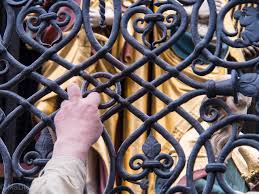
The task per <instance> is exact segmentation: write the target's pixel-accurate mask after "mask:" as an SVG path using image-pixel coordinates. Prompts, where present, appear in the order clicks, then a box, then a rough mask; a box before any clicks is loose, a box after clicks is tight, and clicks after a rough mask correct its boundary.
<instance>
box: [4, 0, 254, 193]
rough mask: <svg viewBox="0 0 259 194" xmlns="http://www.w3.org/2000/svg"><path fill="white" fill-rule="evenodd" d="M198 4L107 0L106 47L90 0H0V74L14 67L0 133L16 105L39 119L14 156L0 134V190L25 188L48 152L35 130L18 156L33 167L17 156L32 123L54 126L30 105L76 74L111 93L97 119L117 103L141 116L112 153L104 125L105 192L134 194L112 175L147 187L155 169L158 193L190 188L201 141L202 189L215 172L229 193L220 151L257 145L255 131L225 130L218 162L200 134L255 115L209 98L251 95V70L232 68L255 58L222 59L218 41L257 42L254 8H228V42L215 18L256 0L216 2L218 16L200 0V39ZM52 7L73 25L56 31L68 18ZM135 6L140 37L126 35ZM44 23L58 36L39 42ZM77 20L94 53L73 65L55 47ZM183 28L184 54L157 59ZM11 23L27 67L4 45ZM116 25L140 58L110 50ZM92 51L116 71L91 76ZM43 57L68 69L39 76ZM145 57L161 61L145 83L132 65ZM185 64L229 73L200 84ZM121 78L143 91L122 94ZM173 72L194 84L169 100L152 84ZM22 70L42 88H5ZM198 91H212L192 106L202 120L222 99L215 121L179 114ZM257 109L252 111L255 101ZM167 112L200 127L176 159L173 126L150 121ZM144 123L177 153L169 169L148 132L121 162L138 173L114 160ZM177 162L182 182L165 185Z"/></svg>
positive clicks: (167, 159) (17, 111)
mask: <svg viewBox="0 0 259 194" xmlns="http://www.w3.org/2000/svg"><path fill="white" fill-rule="evenodd" d="M202 2H203V1H202V0H193V1H191V0H190V1H189V0H188V1H187V0H179V1H178V2H177V1H174V0H168V1H159V3H153V2H152V1H149V0H140V1H138V2H136V3H135V4H133V5H132V6H130V7H129V8H128V9H127V10H126V11H125V13H124V14H123V15H122V11H121V1H119V0H114V1H113V6H114V21H113V25H112V29H111V35H110V37H109V40H108V42H107V43H106V44H105V45H101V44H100V43H99V42H98V41H96V39H95V38H94V34H93V30H92V27H91V24H90V18H89V5H90V0H84V1H83V8H82V10H81V8H80V7H79V6H78V5H77V4H76V3H75V2H74V1H73V0H67V1H49V2H48V3H50V5H48V6H49V9H48V11H46V10H45V9H43V8H42V7H41V5H42V4H43V3H44V1H43V0H38V1H32V0H20V1H14V0H3V1H1V4H2V6H3V7H4V9H5V10H6V12H7V13H8V14H7V19H6V26H5V29H4V33H3V34H2V35H1V36H0V63H1V67H2V68H1V70H0V76H3V75H5V74H6V73H7V72H8V70H10V69H16V70H17V71H18V73H17V74H16V75H15V76H13V77H12V78H11V79H9V80H7V81H6V82H5V83H2V84H1V85H0V96H1V97H2V96H3V97H7V98H10V99H13V100H15V101H16V102H17V107H15V109H14V110H13V111H12V112H11V113H9V114H8V115H5V114H4V113H3V111H2V110H1V109H0V117H1V118H0V123H1V125H0V134H1V135H3V134H4V133H5V132H6V129H7V126H8V125H9V123H10V122H12V120H14V119H16V118H17V117H18V116H19V115H21V114H22V113H23V112H24V111H29V112H30V113H32V114H33V115H35V116H37V117H38V118H40V119H41V122H39V123H38V124H37V125H36V126H35V127H34V128H33V129H31V131H30V132H29V133H28V134H27V136H26V137H25V138H24V139H23V140H22V141H21V142H19V145H18V146H17V147H16V149H15V152H14V153H13V154H10V153H9V151H8V149H7V147H6V145H5V143H4V142H3V141H2V139H0V154H1V157H2V159H3V164H4V187H3V193H8V192H10V191H12V190H14V189H15V188H23V189H24V190H28V187H27V186H25V185H24V184H22V181H23V179H24V180H30V178H32V177H33V176H35V175H36V174H37V173H38V172H39V171H40V170H41V169H42V166H44V164H45V163H46V162H47V160H48V158H49V157H50V155H49V153H48V151H47V152H46V150H41V149H40V146H41V145H42V143H43V142H44V141H45V140H44V138H45V139H48V137H47V136H45V137H44V136H43V137H41V139H40V142H38V143H37V145H36V151H33V152H30V153H27V154H25V156H24V160H23V161H24V162H25V163H27V164H28V165H33V168H31V169H29V170H28V169H24V168H23V167H22V166H21V165H20V161H21V156H22V155H23V154H24V153H23V152H24V150H25V148H26V147H27V146H28V144H29V143H30V141H31V140H32V139H33V138H34V136H35V135H36V134H37V133H39V132H40V131H41V130H43V129H46V127H47V126H51V127H52V128H54V124H53V118H54V116H55V113H53V114H51V115H49V116H47V115H45V114H44V113H42V112H40V111H39V110H38V109H36V108H35V106H34V103H35V102H36V101H38V100H39V99H40V98H42V97H43V96H44V95H46V94H48V93H50V92H51V91H54V92H55V93H57V94H58V95H59V96H60V98H62V99H66V98H67V93H66V92H65V91H64V90H63V89H61V87H60V85H61V84H62V83H64V82H65V81H66V80H68V79H70V78H71V77H73V76H75V75H76V76H81V77H82V78H83V79H84V80H85V87H84V88H87V86H88V84H92V85H94V86H95V89H94V91H98V92H104V93H106V94H107V95H108V96H110V97H111V99H112V100H111V101H110V102H108V103H106V104H103V105H101V106H100V108H102V109H109V110H108V111H106V112H105V113H104V114H103V115H102V121H105V120H107V119H109V118H110V117H111V116H112V115H114V114H116V113H118V112H119V111H121V110H122V109H129V110H130V112H131V113H133V114H134V115H135V116H137V117H138V118H140V119H141V120H142V121H143V124H142V125H141V126H140V127H139V128H138V129H136V130H135V132H134V134H133V135H132V136H130V137H129V138H127V139H126V140H125V141H124V142H123V143H122V145H121V146H120V149H119V151H118V152H117V153H116V152H115V149H114V146H113V144H112V143H111V140H110V138H109V135H108V133H107V131H106V130H104V132H103V134H102V137H103V139H104V141H105V143H106V146H107V149H108V151H109V156H110V174H109V179H108V182H107V186H106V190H105V193H116V192H118V191H127V192H128V193H133V192H132V190H131V189H130V188H128V187H125V186H119V187H117V188H113V187H114V182H115V175H116V173H117V174H118V175H119V176H120V177H121V178H123V179H124V180H127V181H130V182H135V183H138V184H139V185H140V186H141V188H142V189H146V188H147V186H148V181H147V180H146V179H145V178H146V177H147V175H148V174H149V173H155V174H156V175H157V177H160V178H163V179H166V182H165V184H164V185H163V187H162V190H161V193H175V192H185V193H196V190H195V189H194V180H193V174H192V171H193V166H194V162H195V158H196V156H197V153H198V151H199V150H200V149H201V147H202V146H205V148H206V152H207V155H208V162H209V163H208V165H207V168H206V171H207V173H208V178H207V185H206V187H205V190H204V193H210V192H211V189H212V185H213V183H214V182H215V180H216V179H217V180H218V182H219V185H220V186H221V187H222V189H223V190H224V191H225V192H226V193H233V192H234V191H233V190H232V189H231V188H230V187H229V186H228V185H227V184H225V181H224V179H222V173H224V171H225V169H226V167H225V165H224V159H225V158H226V157H227V153H229V152H230V151H231V150H233V149H234V148H235V147H237V146H240V145H249V146H251V147H254V148H256V149H258V150H259V143H258V141H259V135H256V134H246V135H241V136H233V138H231V139H230V140H229V142H228V143H227V145H226V146H225V147H224V148H223V150H222V153H221V156H220V157H219V158H220V159H221V160H218V161H215V156H214V155H213V152H212V147H211V144H210V142H209V141H208V140H209V138H210V137H211V135H212V134H213V133H214V132H215V131H217V130H219V129H220V128H222V127H224V126H226V125H229V124H232V125H233V134H235V133H236V131H237V127H236V125H235V123H236V122H238V121H241V120H244V121H256V122H259V117H258V116H256V115H252V114H250V115H249V114H247V115H234V114H232V113H231V112H230V110H229V108H228V107H227V106H226V104H225V103H224V102H222V101H220V100H219V99H213V98H214V97H215V96H216V95H223V96H234V97H235V99H236V100H238V98H237V93H238V92H240V93H242V94H244V95H246V96H251V97H255V98H257V99H258V97H259V86H258V83H259V75H258V73H257V72H255V73H246V74H245V73H240V72H241V70H242V69H244V68H248V67H256V66H257V65H258V64H259V57H254V58H253V59H250V60H247V61H245V62H233V61H228V60H225V59H223V58H221V57H220V53H221V50H222V44H223V43H224V44H226V45H228V46H231V47H234V48H242V47H248V46H255V47H258V46H259V45H258V41H259V34H258V30H259V28H258V27H259V19H258V12H259V6H258V5H256V6H255V7H251V6H250V7H247V8H245V9H243V10H238V11H236V12H235V13H234V17H235V19H236V20H238V21H239V22H240V25H241V27H242V28H243V31H242V33H241V36H240V38H238V39H236V40H233V39H232V38H231V37H234V36H235V33H233V34H230V33H228V32H227V31H226V30H225V28H224V25H223V19H224V17H225V15H226V14H227V13H228V12H229V11H230V10H231V9H232V8H233V7H235V6H237V5H241V4H247V3H253V4H258V0H231V1H229V3H228V4H227V5H226V6H224V7H223V9H222V10H221V11H220V13H219V14H217V13H216V11H215V2H214V0H207V2H208V5H209V8H210V18H209V23H208V32H207V34H206V36H205V37H203V38H202V37H200V36H199V33H198V29H197V25H198V24H197V23H198V18H199V17H198V14H199V8H200V6H201V4H202ZM182 4H183V5H193V6H194V8H193V13H192V17H191V20H188V16H187V13H186V11H185V9H184V8H183V6H182ZM151 6H156V7H158V10H157V11H156V12H155V13H154V11H153V9H152V7H151ZM16 7H19V8H21V10H20V11H19V14H18V15H15V11H14V10H15V8H16ZM60 7H68V8H70V9H71V10H72V11H73V12H74V14H75V16H76V17H75V21H74V25H73V26H72V29H71V31H70V32H69V34H68V35H67V36H64V35H63V32H62V27H65V26H66V25H68V24H69V21H70V19H71V17H70V15H68V14H67V13H58V10H59V8H60ZM168 10H174V11H175V14H170V15H167V16H166V15H165V12H166V11H168ZM31 13H34V16H32V17H30V19H28V20H27V26H28V29H27V30H29V31H31V32H32V33H34V34H35V38H34V39H33V38H32V37H31V36H29V34H28V33H27V31H26V29H25V28H24V21H25V18H26V17H27V16H28V15H29V14H31ZM136 13H144V14H145V17H143V18H138V19H137V20H135V22H134V26H133V27H134V30H135V31H136V32H138V33H141V34H142V40H143V44H141V43H140V42H138V41H137V40H135V39H134V38H133V37H132V36H131V35H130V33H129V32H128V31H127V24H128V22H129V20H130V19H131V17H132V16H133V15H134V14H136ZM100 14H101V21H100V26H101V27H104V26H105V1H104V0H100ZM59 17H63V20H62V21H60V20H58V19H57V18H59ZM64 18H65V19H64ZM138 23H145V24H147V25H146V26H145V27H144V28H141V27H139V26H138ZM49 25H52V27H54V28H55V30H56V32H57V33H58V36H57V37H56V39H55V40H53V42H51V43H45V42H44V41H43V40H42V37H43V33H44V31H45V30H46V28H47V27H48V26H49ZM82 25H83V26H84V29H85V32H86V34H87V37H88V39H89V41H90V43H91V46H92V47H93V48H94V50H95V51H96V53H95V54H94V55H93V56H91V57H90V58H88V59H87V60H86V61H84V62H82V63H81V64H79V65H77V66H74V65H73V64H71V63H69V62H68V61H66V60H65V59H63V58H62V57H60V56H59V55H58V54H57V52H58V51H59V50H61V49H62V48H63V47H64V46H65V45H66V44H67V43H68V42H69V41H71V40H72V39H73V38H74V37H75V36H77V34H78V32H79V30H80V28H81V26H82ZM154 26H156V27H157V28H159V30H160V31H161V32H162V35H163V36H162V37H161V38H160V40H157V41H152V40H150V39H149V34H150V33H152V32H153V31H152V30H153V28H154ZM188 26H190V28H191V33H192V39H193V42H194V44H195V49H194V51H193V52H192V53H191V54H190V55H189V56H188V57H187V58H186V59H185V60H183V61H182V62H181V63H180V64H178V65H177V66H175V67H173V66H171V65H170V64H168V63H166V62H165V61H163V60H162V59H161V58H160V54H161V53H163V52H164V51H165V50H167V49H168V48H170V47H171V46H172V45H173V44H174V43H175V42H176V41H177V40H178V38H179V37H181V35H182V34H183V33H184V32H185V31H187V27H188ZM14 31H17V33H18V35H19V37H20V39H21V40H22V41H23V42H24V43H26V44H28V45H30V46H31V47H32V49H34V50H35V51H37V52H39V53H40V57H39V58H37V59H36V60H35V61H34V62H33V63H32V64H31V65H29V66H26V65H25V64H22V63H21V62H19V61H18V60H16V59H15V58H14V57H13V56H12V54H11V53H10V52H9V48H10V45H11V44H12V32H14ZM120 31H121V32H122V34H123V37H124V38H125V40H126V41H127V42H129V43H130V44H131V46H133V47H134V48H135V49H137V50H138V51H139V52H140V53H141V54H143V58H141V59H140V60H138V61H136V62H135V63H134V64H132V65H131V66H126V65H125V64H123V63H122V62H120V61H119V60H117V59H116V58H115V57H113V56H112V55H111V54H110V53H109V51H110V50H111V48H112V46H113V44H114V43H115V40H116V38H117V36H118V33H119V32H120ZM168 31H174V33H170V36H169V35H168ZM215 32H216V36H217V40H216V50H215V52H214V53H212V52H210V51H209V50H208V48H207V46H208V44H209V43H210V42H211V41H212V38H213V35H214V33H215ZM201 54H202V56H203V58H206V60H207V61H209V65H208V67H207V68H206V69H205V70H203V71H200V70H199V69H198V68H197V67H196V65H197V64H200V63H202V61H201V59H200V58H199V56H200V55H201ZM101 58H103V59H105V60H107V61H108V62H109V63H110V64H112V65H114V66H115V67H116V68H117V69H119V70H120V73H118V74H114V75H112V74H109V73H108V72H98V73H96V74H93V75H89V74H87V73H86V72H85V71H84V70H85V69H86V68H87V67H89V66H90V65H91V64H93V63H94V62H96V61H97V60H99V59H101ZM48 60H53V61H55V62H57V63H58V64H60V65H62V66H63V67H65V68H66V69H68V70H69V71H68V73H66V74H64V75H62V76H61V77H60V78H58V79H57V80H56V81H51V80H49V79H46V78H45V77H44V76H43V75H41V74H40V73H38V72H37V70H38V69H39V68H41V67H42V65H43V64H44V63H45V62H46V61H48ZM149 62H152V63H155V64H156V65H158V66H160V67H161V68H162V69H164V70H166V73H165V74H163V75H161V76H160V77H159V78H156V79H154V80H153V81H150V82H149V81H145V80H144V79H143V78H141V77H139V76H138V75H136V74H135V73H134V71H135V70H136V69H138V68H140V67H141V66H143V65H144V64H145V63H149ZM188 66H192V67H193V72H194V73H196V74H197V75H199V76H204V75H207V74H209V73H211V72H212V70H213V69H214V68H215V67H217V66H221V67H225V68H227V69H229V70H231V71H232V77H231V78H230V79H229V80H226V81H221V82H217V81H213V80H211V81H208V82H205V83H200V82H197V81H195V80H192V79H191V78H189V77H187V76H186V75H184V74H183V73H182V70H183V69H185V68H186V67H188ZM100 77H103V78H106V79H108V81H107V82H105V83H101V82H99V81H98V79H97V78H100ZM125 77H130V78H131V79H132V80H133V81H135V82H136V83H137V84H139V85H140V86H142V89H140V90H139V91H136V92H135V93H134V94H133V95H131V96H129V97H127V98H123V97H122V96H121V86H120V82H121V81H122V80H123V79H124V78H125ZM172 77H175V78H177V79H179V80H181V81H182V82H183V83H185V84H187V85H189V86H191V87H193V88H194V90H193V91H191V92H189V93H186V94H185V95H183V96H181V97H180V98H179V99H177V100H172V99H171V98H170V96H167V95H165V94H164V93H162V92H160V91H159V90H158V89H157V87H158V86H159V85H161V84H162V83H164V82H166V81H167V80H169V79H170V78H172ZM25 78H30V79H32V80H36V81H37V82H38V83H41V84H42V85H44V86H45V87H43V88H42V89H40V90H39V91H37V92H35V93H34V94H33V95H32V96H30V97H29V98H27V99H24V98H23V97H21V96H19V95H18V94H17V93H15V92H13V91H12V90H11V89H12V88H13V87H15V86H16V85H18V84H19V83H21V82H22V81H23V80H24V79H25ZM113 85H115V86H116V90H114V91H113V90H111V89H110V86H113ZM148 92H150V93H151V94H152V95H154V96H156V97H157V98H159V99H160V100H161V101H163V102H164V103H165V104H167V107H166V108H165V109H162V110H161V111H160V112H158V113H156V114H153V115H151V116H148V115H146V114H145V113H143V112H141V111H139V110H138V109H137V108H136V107H134V106H133V105H132V103H133V102H135V101H136V100H138V99H139V98H141V97H142V96H144V95H145V94H147V93H148ZM88 93H89V91H84V95H85V96H86V95H87V94H88ZM199 95H207V96H208V97H209V98H211V100H208V101H207V102H206V103H204V104H203V105H202V106H201V118H203V119H204V120H205V121H207V122H214V121H216V120H217V118H218V116H219V114H220V112H219V111H218V112H217V109H216V108H213V110H212V112H211V113H212V115H210V117H209V115H206V114H207V113H208V110H207V109H208V108H210V107H211V106H212V107H213V106H217V107H218V106H221V107H222V108H223V109H224V110H225V111H226V112H227V114H228V116H227V117H225V118H224V119H223V120H220V121H218V122H216V123H214V124H213V125H212V126H211V127H209V128H208V129H207V130H206V131H205V130H204V129H203V127H202V126H201V125H200V124H199V122H197V121H196V120H195V119H194V118H193V117H192V116H191V115H190V114H189V113H188V112H186V111H185V110H184V109H182V108H181V107H180V106H181V105H182V104H183V103H185V102H186V101H189V100H190V99H192V98H194V97H196V96H199ZM256 107H257V109H259V105H258V104H257V106H256ZM173 111H176V112H177V113H178V114H179V115H181V116H182V117H183V118H184V119H186V120H187V121H188V122H189V123H190V124H191V125H192V126H193V127H194V128H195V129H196V130H197V131H198V133H200V137H199V139H198V141H197V143H196V145H195V146H194V148H193V150H192V153H191V155H190V158H189V160H188V161H186V159H185V154H184V152H183V149H182V148H181V146H180V144H179V143H178V142H177V141H176V139H175V138H174V137H173V136H172V134H170V133H169V132H168V131H167V130H166V129H165V128H163V127H162V126H161V125H160V124H158V123H157V121H158V120H159V119H160V118H162V117H164V116H165V115H167V114H168V113H170V112H173ZM147 126H149V127H152V128H153V129H154V130H156V131H157V132H158V133H160V134H161V135H162V136H163V137H164V138H165V139H166V140H167V141H168V142H170V144H171V145H172V146H173V147H174V149H175V150H176V152H177V153H178V156H179V160H178V161H177V164H176V166H175V167H174V169H171V167H172V166H173V164H174V162H175V161H173V159H172V157H171V156H170V155H169V154H168V153H161V145H160V144H159V143H158V141H157V140H156V139H155V138H154V136H153V135H152V134H150V135H149V137H148V138H147V140H146V142H145V144H144V145H143V148H142V149H143V153H144V154H141V153H139V154H136V155H135V156H134V157H133V158H131V160H130V164H129V165H130V167H131V168H132V169H134V170H138V169H141V170H142V171H141V172H140V173H139V174H129V173H128V172H127V171H126V170H125V168H124V166H123V157H124V154H125V152H126V150H127V148H128V147H129V146H130V145H131V144H132V143H133V142H134V141H135V140H136V139H137V138H139V137H140V135H141V134H142V133H143V132H145V131H147V130H148V128H149V127H147ZM46 149H50V147H48V146H46ZM43 153H44V154H43ZM136 160H138V161H139V160H140V161H142V163H141V164H140V163H138V165H136V164H134V161H136ZM185 163H187V172H186V176H187V186H177V187H173V188H170V186H171V185H172V183H174V181H175V180H176V178H177V177H178V176H179V173H180V172H181V171H182V170H183V167H184V165H185ZM116 168H117V172H116ZM14 174H15V176H17V177H20V181H21V183H13V181H12V176H13V175H14Z"/></svg>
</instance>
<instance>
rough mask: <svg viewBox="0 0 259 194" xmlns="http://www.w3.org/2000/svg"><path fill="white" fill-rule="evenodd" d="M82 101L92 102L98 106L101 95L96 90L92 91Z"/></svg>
mask: <svg viewBox="0 0 259 194" xmlns="http://www.w3.org/2000/svg"><path fill="white" fill-rule="evenodd" d="M84 101H85V102H86V103H88V104H92V105H95V106H97V107H98V106H99V104H100V103H101V96H100V94H99V93H97V92H92V93H90V94H89V95H88V96H87V97H86V98H84Z"/></svg>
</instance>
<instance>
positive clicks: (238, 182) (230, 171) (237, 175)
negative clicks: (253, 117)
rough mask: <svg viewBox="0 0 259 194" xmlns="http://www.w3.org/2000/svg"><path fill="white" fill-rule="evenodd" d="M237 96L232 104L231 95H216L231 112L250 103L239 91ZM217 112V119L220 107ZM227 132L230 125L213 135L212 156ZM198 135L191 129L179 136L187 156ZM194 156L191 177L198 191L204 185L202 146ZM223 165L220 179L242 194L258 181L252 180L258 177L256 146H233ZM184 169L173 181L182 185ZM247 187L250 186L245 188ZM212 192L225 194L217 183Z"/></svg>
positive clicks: (236, 111)
mask: <svg viewBox="0 0 259 194" xmlns="http://www.w3.org/2000/svg"><path fill="white" fill-rule="evenodd" d="M238 97H239V102H238V104H235V102H234V98H233V97H217V98H218V99H221V100H223V101H225V103H226V104H227V105H228V106H229V108H230V110H231V111H232V112H233V113H234V114H246V113H247V110H248V108H249V106H250V104H251V98H250V97H245V96H243V95H242V94H239V95H238ZM205 100H207V98H205ZM220 113H221V117H220V119H223V118H224V117H225V116H224V114H225V113H224V111H223V110H221V111H220ZM212 124H213V123H212ZM201 125H202V126H203V127H204V128H205V129H206V128H208V127H209V126H210V124H208V123H207V122H205V121H203V122H202V123H201ZM241 129H242V123H240V124H239V134H241V133H240V131H241ZM231 132H232V127H231V126H226V127H224V128H222V129H220V130H218V131H217V132H215V133H214V134H213V136H212V138H211V143H212V147H213V150H214V154H215V156H216V157H217V156H218V155H219V153H220V151H221V150H222V148H223V147H224V146H225V144H226V143H227V141H228V140H229V138H230V135H231ZM198 138H199V134H198V133H197V131H196V130H195V129H193V128H191V129H190V130H189V131H188V132H187V133H185V134H184V135H183V137H182V139H181V140H180V144H181V146H182V147H183V148H184V151H185V154H186V157H187V159H188V157H189V155H190V153H191V151H192V148H193V146H194V145H195V143H196V141H197V139H198ZM171 151H172V156H173V157H174V158H175V159H176V160H177V156H176V155H175V153H174V150H171ZM198 155H199V157H197V159H196V162H195V166H194V180H195V186H196V189H197V191H198V193H202V191H203V189H204V186H205V184H206V176H207V173H206V172H205V168H206V165H207V164H208V159H207V154H206V151H205V148H204V147H202V149H201V150H200V152H199V154H198ZM225 164H226V167H227V168H226V171H225V173H224V178H225V180H226V182H227V183H228V184H229V185H230V186H231V188H232V189H234V190H236V191H238V192H242V193H245V192H247V191H249V190H250V189H253V188H254V186H255V185H256V184H258V180H256V179H255V177H257V176H258V172H259V171H258V170H259V166H258V165H259V152H258V151H257V150H256V149H254V148H251V147H248V146H241V147H238V148H236V149H234V150H233V151H232V152H231V154H230V155H229V156H228V157H227V159H226V160H225ZM185 170H186V169H184V171H183V172H182V174H181V175H180V177H179V178H178V180H177V182H178V183H177V184H178V185H186V177H185ZM252 180H253V181H252ZM249 186H250V187H251V188H249ZM254 191H256V190H254ZM212 192H213V193H216V194H223V193H225V192H224V191H223V190H222V188H221V187H220V186H219V185H218V183H217V182H216V183H215V185H214V186H213V190H212Z"/></svg>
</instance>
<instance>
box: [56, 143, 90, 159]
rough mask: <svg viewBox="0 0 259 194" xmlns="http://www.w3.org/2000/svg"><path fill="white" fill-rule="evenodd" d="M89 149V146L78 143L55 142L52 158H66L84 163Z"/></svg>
mask: <svg viewBox="0 0 259 194" xmlns="http://www.w3.org/2000/svg"><path fill="white" fill-rule="evenodd" d="M67 142H69V143H67ZM89 149H90V146H88V145H85V144H81V143H78V142H76V143H74V142H70V141H61V140H57V141H56V142H55V144H54V149H53V157H60V156H68V157H74V158H77V159H80V160H81V161H83V162H85V160H86V157H87V153H88V151H89Z"/></svg>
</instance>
